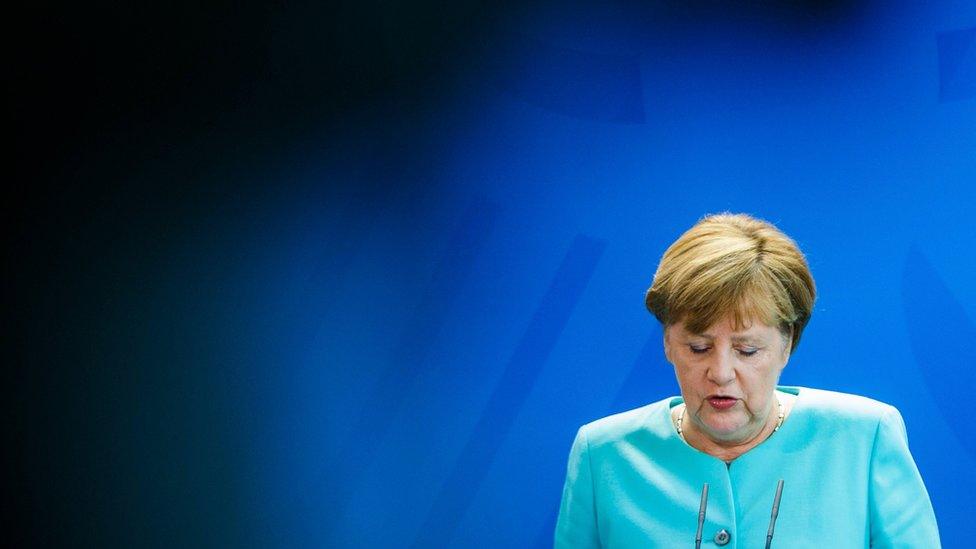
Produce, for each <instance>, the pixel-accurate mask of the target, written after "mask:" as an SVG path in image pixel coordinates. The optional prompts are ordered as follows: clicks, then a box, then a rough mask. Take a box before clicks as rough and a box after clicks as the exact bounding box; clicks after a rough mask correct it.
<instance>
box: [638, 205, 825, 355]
mask: <svg viewBox="0 0 976 549" xmlns="http://www.w3.org/2000/svg"><path fill="white" fill-rule="evenodd" d="M815 299H816V288H815V286H814V282H813V276H812V275H811V274H810V267H809V266H808V265H807V260H806V258H805V257H804V256H803V253H802V252H801V251H800V248H799V247H798V246H797V245H796V243H795V242H793V240H792V239H790V237H788V236H786V235H785V234H783V232H782V231H780V230H779V229H777V228H776V227H775V226H774V225H773V224H772V223H769V222H768V221H764V220H762V219H757V218H754V217H752V216H749V215H746V214H731V213H722V214H716V215H708V216H705V217H704V218H702V219H701V220H700V221H699V222H698V223H696V224H695V225H694V226H693V227H692V228H691V229H688V231H687V232H685V233H684V234H683V235H681V237H680V238H678V240H676V241H675V242H674V244H671V246H670V247H669V248H668V249H667V251H665V252H664V256H663V257H662V258H661V263H660V264H659V265H658V268H657V272H656V273H655V274H654V282H653V283H652V284H651V287H650V288H649V289H648V290H647V294H646V295H645V298H644V302H645V304H646V305H647V309H648V310H649V311H651V312H652V313H654V316H655V317H657V319H658V320H659V321H661V324H663V325H664V326H665V327H667V326H671V325H672V324H675V323H677V322H684V323H685V326H686V327H687V328H688V329H689V330H691V331H692V332H697V333H701V332H704V331H705V330H706V329H708V327H709V326H712V325H713V324H715V322H717V321H719V320H720V319H722V318H723V317H725V316H726V315H731V317H732V322H733V326H734V329H736V330H738V329H741V328H742V327H744V326H746V325H747V324H748V323H749V322H752V321H754V320H758V321H761V322H763V323H765V324H766V325H769V326H776V327H778V328H779V329H780V331H781V332H782V333H783V334H784V337H790V338H791V342H792V345H791V352H792V351H793V350H796V347H797V345H799V343H800V335H801V334H802V333H803V328H804V327H806V325H807V322H808V321H809V320H810V314H811V313H812V312H813V302H814V300H815Z"/></svg>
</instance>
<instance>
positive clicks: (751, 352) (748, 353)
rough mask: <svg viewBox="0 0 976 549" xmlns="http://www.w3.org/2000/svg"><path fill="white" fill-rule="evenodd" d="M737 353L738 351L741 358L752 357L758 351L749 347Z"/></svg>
mask: <svg viewBox="0 0 976 549" xmlns="http://www.w3.org/2000/svg"><path fill="white" fill-rule="evenodd" d="M738 351H739V354H740V355H742V356H752V355H754V354H756V353H758V352H759V349H755V348H751V347H750V348H746V349H738Z"/></svg>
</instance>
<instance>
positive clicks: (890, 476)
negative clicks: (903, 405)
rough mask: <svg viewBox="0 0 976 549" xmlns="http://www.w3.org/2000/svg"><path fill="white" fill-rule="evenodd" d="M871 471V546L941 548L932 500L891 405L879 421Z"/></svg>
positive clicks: (901, 423) (902, 427) (906, 437)
mask: <svg viewBox="0 0 976 549" xmlns="http://www.w3.org/2000/svg"><path fill="white" fill-rule="evenodd" d="M870 471H871V472H870V486H869V495H868V504H869V506H870V509H869V516H870V521H871V547H883V548H892V549H894V548H914V547H928V548H939V547H941V546H942V545H941V542H940V541H939V529H938V526H937V525H936V521H935V512H934V511H933V510H932V502H931V501H930V500H929V494H928V492H927V491H926V490H925V485H924V484H923V483H922V477H921V475H919V473H918V468H917V467H916V466H915V460H914V459H912V454H911V453H910V452H909V451H908V434H907V433H906V431H905V422H904V420H903V419H902V417H901V414H900V413H898V410H896V409H895V408H893V407H890V406H889V407H888V410H887V411H886V412H885V413H884V415H883V416H882V417H881V421H880V423H879V424H878V430H877V433H876V434H875V439H874V449H873V450H872V453H871V469H870Z"/></svg>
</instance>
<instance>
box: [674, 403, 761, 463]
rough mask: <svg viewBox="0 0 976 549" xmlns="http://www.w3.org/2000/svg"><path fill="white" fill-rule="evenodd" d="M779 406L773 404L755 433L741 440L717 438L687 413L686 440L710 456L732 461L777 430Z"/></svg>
mask: <svg viewBox="0 0 976 549" xmlns="http://www.w3.org/2000/svg"><path fill="white" fill-rule="evenodd" d="M777 408H778V406H772V407H771V410H770V411H769V413H767V415H766V420H765V421H764V422H763V423H762V425H761V426H760V428H759V429H757V430H756V432H755V433H753V434H751V435H749V436H747V437H746V438H744V439H740V440H715V439H713V438H711V437H709V436H707V435H705V434H704V433H702V432H701V430H699V428H698V425H697V424H695V422H694V421H688V416H687V415H686V416H685V421H684V425H685V427H684V429H683V431H684V437H685V442H687V443H688V444H689V445H691V446H692V447H693V448H696V449H698V450H701V451H702V452H704V453H706V454H708V455H710V456H713V457H716V458H718V459H720V460H722V461H725V462H730V461H732V460H734V459H736V458H737V457H739V456H741V455H742V454H744V453H746V452H748V451H749V450H751V449H753V448H755V447H756V446H758V445H759V443H761V442H762V441H764V440H766V439H767V438H769V436H770V435H771V434H773V432H775V431H776V427H777V426H778V424H779V413H778V412H777Z"/></svg>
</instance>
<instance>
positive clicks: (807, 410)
mask: <svg viewBox="0 0 976 549" xmlns="http://www.w3.org/2000/svg"><path fill="white" fill-rule="evenodd" d="M797 402H798V404H801V403H802V408H801V409H800V410H802V413H803V414H804V415H807V416H808V417H809V418H810V419H812V420H816V421H821V422H826V423H832V422H835V421H836V422H843V423H845V424H848V425H850V424H852V423H853V424H861V425H865V426H877V425H878V423H879V422H881V421H882V420H885V419H886V418H896V417H900V414H899V413H898V410H897V409H895V407H894V406H892V405H890V404H887V403H885V402H881V401H879V400H875V399H873V398H868V397H864V396H860V395H853V394H849V393H840V392H837V391H826V390H823V389H810V388H806V387H803V388H799V395H798V398H797Z"/></svg>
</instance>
